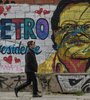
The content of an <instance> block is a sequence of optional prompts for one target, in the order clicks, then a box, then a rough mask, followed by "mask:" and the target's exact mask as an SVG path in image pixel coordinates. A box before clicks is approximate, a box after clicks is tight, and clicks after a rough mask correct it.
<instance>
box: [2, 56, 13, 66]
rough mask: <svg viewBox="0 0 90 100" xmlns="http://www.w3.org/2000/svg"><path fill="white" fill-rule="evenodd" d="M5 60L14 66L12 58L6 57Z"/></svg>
mask: <svg viewBox="0 0 90 100" xmlns="http://www.w3.org/2000/svg"><path fill="white" fill-rule="evenodd" d="M3 60H4V61H6V62H7V63H9V64H12V56H8V57H4V58H3Z"/></svg>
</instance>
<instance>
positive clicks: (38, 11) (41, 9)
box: [35, 8, 43, 15]
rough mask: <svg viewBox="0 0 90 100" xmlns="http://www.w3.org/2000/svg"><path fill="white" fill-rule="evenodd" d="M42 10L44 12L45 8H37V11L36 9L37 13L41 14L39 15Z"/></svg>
mask: <svg viewBox="0 0 90 100" xmlns="http://www.w3.org/2000/svg"><path fill="white" fill-rule="evenodd" d="M42 12H43V8H40V9H39V10H36V11H35V13H37V14H39V15H40V14H41V13H42Z"/></svg>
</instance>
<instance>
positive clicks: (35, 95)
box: [33, 94, 42, 97]
mask: <svg viewBox="0 0 90 100" xmlns="http://www.w3.org/2000/svg"><path fill="white" fill-rule="evenodd" d="M33 97H42V96H41V95H38V94H34V95H33Z"/></svg>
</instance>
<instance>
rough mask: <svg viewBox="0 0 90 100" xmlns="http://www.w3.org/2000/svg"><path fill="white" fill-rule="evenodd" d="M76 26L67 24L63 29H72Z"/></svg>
mask: <svg viewBox="0 0 90 100" xmlns="http://www.w3.org/2000/svg"><path fill="white" fill-rule="evenodd" d="M74 28H75V25H73V24H65V25H64V26H63V29H64V30H68V29H69V31H70V30H74Z"/></svg>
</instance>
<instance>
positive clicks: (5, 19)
mask: <svg viewBox="0 0 90 100" xmlns="http://www.w3.org/2000/svg"><path fill="white" fill-rule="evenodd" d="M59 6H60V5H52V4H48V5H30V4H4V5H0V57H1V58H0V69H1V70H0V72H1V73H3V72H5V73H6V72H9V73H20V72H24V66H25V62H24V56H25V53H26V52H27V47H26V44H27V41H29V40H34V41H36V48H35V52H36V55H37V61H38V65H39V70H38V73H52V72H58V73H85V72H90V68H89V67H90V39H89V37H90V34H89V26H90V25H89V18H90V16H89V15H88V11H89V10H90V8H89V6H88V3H78V4H72V5H68V6H66V7H65V8H62V9H63V10H62V12H61V13H60V14H59V10H60V9H61V8H60V9H56V8H59ZM79 8H80V10H79ZM74 12H77V13H78V16H77V15H76V14H75V13H74ZM84 13H85V14H84ZM87 15H88V16H87ZM52 16H53V17H52ZM66 16H67V17H66ZM56 18H57V19H56ZM73 18H74V19H73ZM51 22H52V23H51ZM51 24H52V29H51ZM55 25H57V27H59V29H58V30H55V29H54V27H56V26H55ZM52 30H53V31H52Z"/></svg>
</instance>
